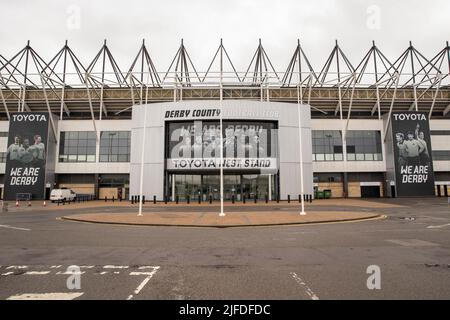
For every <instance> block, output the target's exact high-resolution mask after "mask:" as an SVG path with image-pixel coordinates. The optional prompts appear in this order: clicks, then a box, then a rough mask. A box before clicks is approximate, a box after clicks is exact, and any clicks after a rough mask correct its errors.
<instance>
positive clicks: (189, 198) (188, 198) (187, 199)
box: [186, 196, 191, 204]
mask: <svg viewBox="0 0 450 320" xmlns="http://www.w3.org/2000/svg"><path fill="white" fill-rule="evenodd" d="M186 201H187V204H189V203H191V197H190V196H187V197H186Z"/></svg>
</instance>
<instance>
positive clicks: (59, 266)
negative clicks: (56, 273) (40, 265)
mask: <svg viewBox="0 0 450 320" xmlns="http://www.w3.org/2000/svg"><path fill="white" fill-rule="evenodd" d="M61 267H62V265H57V266H51V267H50V269H58V268H61Z"/></svg>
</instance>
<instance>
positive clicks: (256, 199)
mask: <svg viewBox="0 0 450 320" xmlns="http://www.w3.org/2000/svg"><path fill="white" fill-rule="evenodd" d="M254 198H255V199H254V201H255V203H256V202H257V201H258V195H257V194H256V193H255V197H254Z"/></svg>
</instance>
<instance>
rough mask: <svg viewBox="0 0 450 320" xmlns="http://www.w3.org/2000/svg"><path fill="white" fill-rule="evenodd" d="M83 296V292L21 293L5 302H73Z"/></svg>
mask: <svg viewBox="0 0 450 320" xmlns="http://www.w3.org/2000/svg"><path fill="white" fill-rule="evenodd" d="M83 294H84V292H53V293H22V294H17V295H14V296H10V297H9V298H7V299H6V300H73V299H75V298H78V297H81V296H82V295H83Z"/></svg>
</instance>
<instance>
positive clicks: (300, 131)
mask: <svg viewBox="0 0 450 320" xmlns="http://www.w3.org/2000/svg"><path fill="white" fill-rule="evenodd" d="M297 112H298V147H299V153H300V197H301V200H300V201H301V203H302V210H301V212H300V215H302V216H304V215H306V212H305V199H304V197H305V196H304V195H305V190H304V185H303V148H302V126H301V117H300V85H298V86H297Z"/></svg>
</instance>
